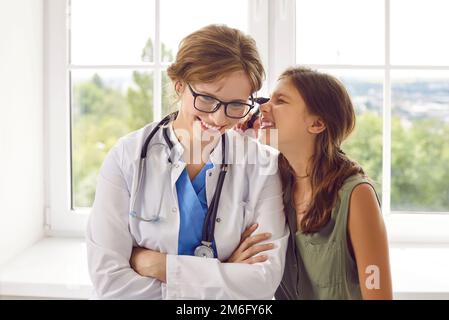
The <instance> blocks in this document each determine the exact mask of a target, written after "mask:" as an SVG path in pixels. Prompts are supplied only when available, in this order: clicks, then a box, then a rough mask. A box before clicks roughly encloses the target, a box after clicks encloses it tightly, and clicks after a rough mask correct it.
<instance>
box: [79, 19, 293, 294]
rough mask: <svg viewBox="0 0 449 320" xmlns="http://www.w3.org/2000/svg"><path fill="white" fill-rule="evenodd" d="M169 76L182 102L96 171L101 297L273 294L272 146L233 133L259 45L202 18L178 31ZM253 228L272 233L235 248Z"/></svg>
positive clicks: (93, 268)
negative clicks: (194, 27)
mask: <svg viewBox="0 0 449 320" xmlns="http://www.w3.org/2000/svg"><path fill="white" fill-rule="evenodd" d="M167 73H168V75H169V77H170V78H171V80H172V81H173V84H174V88H175V91H176V93H177V94H178V97H179V102H180V109H179V111H178V112H177V113H174V114H172V115H169V116H168V117H166V118H164V119H163V120H162V121H161V122H155V123H150V124H148V125H147V126H145V127H143V128H141V129H140V130H137V131H135V132H132V133H130V134H128V135H126V136H124V137H122V138H121V139H119V141H118V142H117V143H116V145H115V146H114V147H113V148H112V149H111V150H110V152H109V153H108V155H107V157H106V158H105V160H104V162H103V165H102V167H101V169H100V173H99V176H98V181H97V189H96V194H95V201H94V204H93V208H92V212H91V214H90V217H89V222H88V227H87V234H86V238H87V253H88V268H89V273H90V277H91V280H92V282H93V286H94V289H95V295H96V297H97V298H101V299H271V298H272V297H273V295H274V293H275V291H276V289H277V287H278V285H279V283H280V281H281V278H282V274H283V269H284V260H285V252H286V245H287V240H288V235H289V231H288V227H287V226H286V221H285V215H284V213H283V202H282V189H281V183H280V178H279V176H278V172H277V154H276V153H274V152H273V151H272V149H269V148H267V147H265V146H263V145H261V144H258V143H257V142H256V141H255V140H253V139H249V138H245V137H243V136H242V135H240V134H239V133H237V132H235V131H233V130H229V131H228V129H230V128H232V127H234V126H235V125H236V124H237V123H238V122H239V121H241V120H242V119H243V118H245V117H246V116H247V115H248V113H249V112H250V110H251V109H252V108H253V106H254V102H255V100H257V99H255V98H254V93H255V92H257V91H258V90H259V89H260V88H261V85H262V80H263V76H264V70H263V66H262V63H261V60H260V57H259V54H258V52H257V48H256V45H255V42H254V40H253V39H252V38H250V37H249V36H247V35H244V34H243V33H242V32H241V31H239V30H236V29H232V28H229V27H226V26H223V25H210V26H207V27H204V28H202V29H200V30H198V31H196V32H194V33H192V34H190V35H189V36H187V37H186V38H185V39H183V40H182V42H181V43H180V46H179V51H178V53H177V56H176V61H175V62H174V63H173V64H172V65H171V66H170V67H169V68H168V70H167ZM239 146H240V147H239ZM241 146H244V147H241ZM253 225H257V226H258V227H257V232H258V233H259V235H258V236H255V237H254V236H253V237H249V238H248V239H253V240H254V241H255V240H258V241H260V239H262V238H263V239H266V240H268V236H270V235H271V238H270V239H269V241H270V243H273V245H271V244H265V245H264V241H262V245H259V246H255V247H254V246H253V248H252V249H251V250H247V251H245V250H243V251H241V250H236V249H237V248H238V247H239V243H240V240H241V234H242V232H243V231H244V230H250V231H254V229H255V228H254V227H252V228H251V226H253ZM246 236H247V235H246ZM265 243H266V242H265ZM250 245H251V243H248V247H249V246H250ZM267 249H269V250H267ZM234 251H236V252H234ZM261 251H264V254H263V255H258V253H259V252H261ZM231 261H232V262H231ZM238 262H240V263H238ZM241 262H243V263H241Z"/></svg>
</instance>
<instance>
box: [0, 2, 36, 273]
mask: <svg viewBox="0 0 449 320" xmlns="http://www.w3.org/2000/svg"><path fill="white" fill-rule="evenodd" d="M43 181H44V180H43V3H42V0H0V264H2V263H3V262H5V261H7V260H8V259H9V258H11V257H12V256H13V255H15V254H17V253H18V252H20V251H21V250H23V249H25V248H26V247H28V246H29V245H30V244H32V243H34V242H35V241H36V240H38V239H39V238H41V237H42V236H43V207H44V205H43V203H44V192H43V186H44V182H43Z"/></svg>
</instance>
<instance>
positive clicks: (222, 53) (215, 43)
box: [167, 24, 265, 93]
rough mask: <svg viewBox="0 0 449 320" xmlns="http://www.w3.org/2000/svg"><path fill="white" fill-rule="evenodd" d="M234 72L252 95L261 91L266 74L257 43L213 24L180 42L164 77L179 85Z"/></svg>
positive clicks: (236, 30) (234, 30)
mask: <svg viewBox="0 0 449 320" xmlns="http://www.w3.org/2000/svg"><path fill="white" fill-rule="evenodd" d="M235 71H244V72H245V73H246V74H247V75H248V78H249V80H250V83H251V90H252V92H251V93H254V92H256V91H258V90H260V88H261V87H262V83H263V80H264V78H265V71H264V68H263V64H262V61H261V59H260V56H259V52H258V51H257V46H256V42H255V41H254V39H253V38H252V37H250V36H248V35H246V34H244V33H243V32H242V31H240V30H238V29H233V28H230V27H228V26H226V25H217V24H212V25H208V26H206V27H203V28H201V29H199V30H197V31H195V32H193V33H191V34H190V35H188V36H187V37H185V38H184V39H183V40H182V41H181V43H180V44H179V49H178V53H177V54H176V60H175V62H174V63H172V64H171V65H170V66H169V67H168V68H167V75H168V76H169V78H170V79H171V80H172V81H173V83H174V84H176V82H178V81H183V82H187V83H198V82H203V83H210V82H213V81H217V80H220V79H222V78H223V77H225V76H227V75H229V74H230V73H232V72H235Z"/></svg>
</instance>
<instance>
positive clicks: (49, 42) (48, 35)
mask: <svg viewBox="0 0 449 320" xmlns="http://www.w3.org/2000/svg"><path fill="white" fill-rule="evenodd" d="M44 1H45V2H44V5H45V26H44V27H45V44H46V46H45V48H46V52H45V100H46V103H45V105H46V113H45V119H44V121H45V122H46V124H47V125H46V126H45V129H46V130H45V139H46V146H47V147H46V149H47V151H48V159H47V160H48V161H46V165H47V168H46V173H47V178H46V210H45V213H46V214H45V218H46V219H45V221H46V227H47V228H46V230H47V234H48V235H52V236H82V235H83V234H84V230H85V227H86V223H87V218H88V213H89V209H83V210H72V209H71V180H70V179H71V177H70V163H71V161H70V151H71V150H70V105H69V103H70V101H69V98H70V86H69V74H68V70H69V69H72V70H73V69H83V68H87V67H89V68H93V67H94V68H98V69H109V68H114V69H117V68H124V69H145V70H151V71H152V72H153V75H154V83H155V87H154V95H153V99H154V101H153V102H154V104H153V105H154V106H156V109H155V110H154V118H155V120H157V119H160V118H161V109H160V106H161V92H162V90H161V75H162V74H161V72H163V71H165V69H166V67H167V65H168V64H167V63H159V60H160V59H159V57H160V46H159V43H160V38H159V25H160V23H159V19H160V15H159V4H160V1H161V0H155V1H156V12H155V14H156V18H155V52H154V56H155V63H153V64H150V65H145V66H142V65H128V66H120V67H118V66H115V65H114V66H104V65H102V66H82V65H78V66H73V65H72V66H71V65H68V64H67V61H69V59H68V54H69V53H68V44H69V39H68V34H69V33H68V28H66V26H67V23H68V22H67V20H66V17H68V12H69V10H68V6H67V3H69V0H66V1H67V2H66V1H61V0H44ZM162 1H163V0H162ZM249 6H250V10H249V33H250V34H251V35H252V36H253V37H254V38H255V39H256V41H257V45H258V48H259V50H260V52H261V55H262V60H263V62H264V64H265V66H266V68H267V81H266V84H265V85H264V88H263V89H262V92H264V93H268V92H269V91H271V90H272V89H273V88H274V86H275V83H276V77H277V76H278V75H279V74H280V73H281V72H282V71H283V70H284V69H285V68H287V67H289V66H292V65H295V64H296V52H295V50H296V48H295V42H296V36H295V30H296V17H295V13H296V10H295V0H277V1H269V0H250V2H249ZM384 6H385V52H384V55H385V56H384V58H385V63H384V64H383V65H347V64H346V65H340V64H335V65H332V64H330V65H329V64H316V65H308V66H310V67H312V68H316V69H319V68H320V69H321V68H326V69H351V70H360V69H363V70H381V71H384V99H383V112H382V114H383V174H382V185H383V193H382V194H383V198H382V212H383V214H384V217H385V221H386V225H387V228H388V233H389V237H390V241H391V242H393V243H416V244H422V243H439V244H441V243H449V231H448V230H449V213H425V212H413V213H411V212H397V211H392V210H391V206H390V186H391V80H390V73H391V71H392V70H401V69H402V70H403V69H425V70H449V66H425V67H423V66H418V65H417V66H395V65H392V64H391V63H390V0H384ZM277 57H282V59H279V58H277Z"/></svg>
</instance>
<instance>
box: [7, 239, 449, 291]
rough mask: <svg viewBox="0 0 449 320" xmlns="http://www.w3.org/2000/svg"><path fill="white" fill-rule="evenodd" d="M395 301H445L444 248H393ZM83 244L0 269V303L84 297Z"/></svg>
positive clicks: (36, 253)
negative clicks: (3, 301) (20, 299)
mask: <svg viewBox="0 0 449 320" xmlns="http://www.w3.org/2000/svg"><path fill="white" fill-rule="evenodd" d="M390 257H391V268H392V275H393V288H394V291H395V293H394V296H395V298H396V299H449V277H447V270H449V246H444V247H438V246H406V245H401V246H399V245H392V246H391V248H390ZM91 292H92V286H91V283H90V279H89V275H88V271H87V262H86V246H85V242H84V240H83V239H81V238H44V239H42V240H40V241H39V242H37V243H36V244H34V245H33V246H32V247H30V248H29V249H27V250H25V251H24V252H22V253H21V254H19V255H18V256H17V257H16V258H14V259H12V260H11V261H9V262H8V263H6V264H4V265H3V266H1V267H0V299H2V297H17V298H21V297H23V298H26V297H33V298H42V297H43V298H56V299H61V298H65V299H88V298H89V297H90V296H91Z"/></svg>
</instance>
